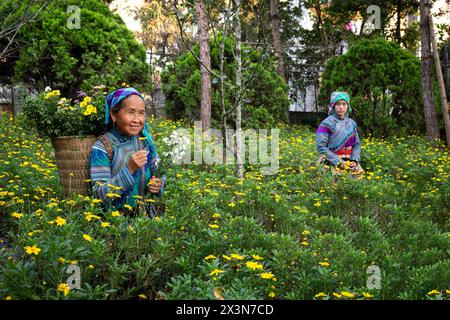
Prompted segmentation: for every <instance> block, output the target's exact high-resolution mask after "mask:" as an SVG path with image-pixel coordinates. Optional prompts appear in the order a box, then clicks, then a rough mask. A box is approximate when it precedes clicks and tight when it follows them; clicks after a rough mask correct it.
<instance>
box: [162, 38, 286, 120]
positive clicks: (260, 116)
mask: <svg viewBox="0 0 450 320" xmlns="http://www.w3.org/2000/svg"><path fill="white" fill-rule="evenodd" d="M221 41H222V38H221V36H219V37H218V39H217V41H213V40H212V41H211V43H210V46H211V68H212V70H213V71H214V72H215V73H216V74H219V66H220V47H219V45H218V44H219V43H221ZM234 48H235V41H234V39H232V38H227V39H226V41H225V51H224V56H225V61H224V73H225V80H224V82H225V85H224V87H225V107H226V110H227V111H228V110H230V109H232V108H233V105H234V101H235V98H236V92H237V89H236V86H235V83H236V80H235V79H236V78H235V73H236V64H235V60H234V52H233V50H234ZM193 51H194V53H195V54H196V55H197V56H198V55H199V47H198V45H196V46H195V47H194V48H193ZM241 53H242V66H243V67H242V87H246V90H245V92H244V93H243V97H242V102H243V108H242V123H243V126H252V127H253V126H254V127H258V126H260V125H273V124H275V123H276V122H279V121H287V114H288V108H289V98H288V94H287V92H288V89H287V86H286V84H285V82H284V81H283V79H281V78H280V77H279V76H278V75H277V73H276V70H275V68H274V64H273V61H271V60H269V59H268V58H267V57H266V56H265V55H264V54H263V53H262V52H260V51H258V50H255V49H252V48H250V47H248V46H242V51H241ZM161 79H162V83H163V87H162V88H163V92H164V94H165V97H166V110H167V114H168V116H169V117H170V118H173V119H188V120H193V119H199V118H200V107H199V106H200V70H199V63H198V61H197V60H196V59H195V57H194V56H193V55H192V54H191V53H190V52H188V53H185V54H183V55H181V56H180V57H178V58H177V59H176V60H175V62H174V63H173V64H172V65H169V66H167V68H166V69H165V70H164V71H163V72H162V74H161ZM211 82H212V97H211V100H212V106H211V118H212V123H213V125H216V126H217V125H219V124H220V123H221V114H222V105H221V96H220V80H219V79H218V78H215V77H214V76H213V75H211ZM246 82H248V85H247V86H246ZM233 118H234V113H231V115H229V116H228V120H230V119H233ZM230 122H231V123H232V122H233V121H232V120H231V121H230Z"/></svg>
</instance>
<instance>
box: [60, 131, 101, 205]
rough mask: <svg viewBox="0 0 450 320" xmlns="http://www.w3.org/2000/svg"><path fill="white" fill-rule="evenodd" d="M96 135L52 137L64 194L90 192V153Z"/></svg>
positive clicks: (84, 193)
mask: <svg viewBox="0 0 450 320" xmlns="http://www.w3.org/2000/svg"><path fill="white" fill-rule="evenodd" d="M95 140H96V136H85V137H81V136H68V137H58V138H54V139H52V145H53V148H54V149H55V158H56V165H57V166H58V171H59V176H60V178H61V185H62V190H63V195H64V196H68V195H70V194H71V193H77V194H83V195H86V194H88V193H89V187H90V183H89V181H86V180H89V179H90V175H89V155H90V152H91V147H92V145H93V144H94V142H95Z"/></svg>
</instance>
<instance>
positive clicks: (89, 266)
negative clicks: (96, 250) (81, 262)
mask: <svg viewBox="0 0 450 320" xmlns="http://www.w3.org/2000/svg"><path fill="white" fill-rule="evenodd" d="M87 268H88V269H90V270H93V269H94V268H95V267H94V265H92V264H90V265H88V267H87Z"/></svg>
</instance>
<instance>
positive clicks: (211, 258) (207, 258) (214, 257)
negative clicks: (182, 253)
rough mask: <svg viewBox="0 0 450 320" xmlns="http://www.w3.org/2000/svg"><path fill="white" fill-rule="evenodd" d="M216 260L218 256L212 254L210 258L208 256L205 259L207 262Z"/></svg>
mask: <svg viewBox="0 0 450 320" xmlns="http://www.w3.org/2000/svg"><path fill="white" fill-rule="evenodd" d="M216 258H217V257H216V256H214V255H212V254H210V255H209V256H206V257H205V258H204V259H205V260H213V259H216Z"/></svg>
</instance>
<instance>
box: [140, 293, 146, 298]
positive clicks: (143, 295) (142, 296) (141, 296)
mask: <svg viewBox="0 0 450 320" xmlns="http://www.w3.org/2000/svg"><path fill="white" fill-rule="evenodd" d="M139 298H140V299H147V296H146V295H145V294H142V293H141V294H140V295H139Z"/></svg>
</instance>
